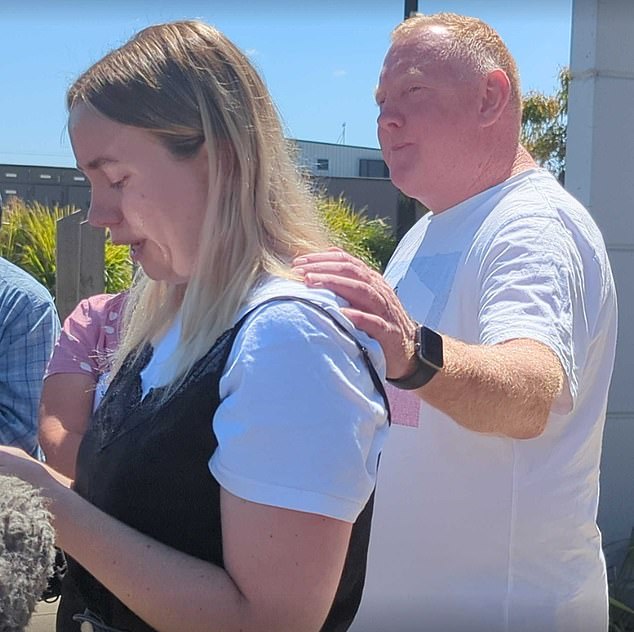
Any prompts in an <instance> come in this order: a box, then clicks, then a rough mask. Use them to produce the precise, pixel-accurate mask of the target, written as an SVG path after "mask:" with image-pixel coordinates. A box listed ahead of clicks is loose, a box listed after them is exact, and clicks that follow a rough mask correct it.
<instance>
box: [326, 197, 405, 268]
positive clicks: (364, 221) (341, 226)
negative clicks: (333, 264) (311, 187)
mask: <svg viewBox="0 0 634 632" xmlns="http://www.w3.org/2000/svg"><path fill="white" fill-rule="evenodd" d="M318 209H319V212H320V214H321V216H322V218H323V220H324V222H325V224H326V226H327V228H328V230H329V231H330V235H331V238H332V240H333V243H335V244H336V245H337V246H339V247H340V248H343V249H344V250H347V251H348V252H349V253H350V254H352V255H354V256H355V257H358V258H359V259H361V260H362V261H365V263H367V264H368V265H369V266H371V267H373V268H375V269H376V270H380V271H382V270H383V269H384V268H385V265H386V264H387V262H388V260H389V258H390V257H391V256H392V253H393V252H394V248H395V247H396V239H395V238H394V236H393V235H392V231H391V229H390V227H389V226H388V224H387V223H386V222H385V221H384V220H383V219H368V218H367V217H366V216H365V215H363V214H362V213H359V212H357V211H355V210H354V208H353V207H352V206H351V205H350V204H349V203H348V202H347V201H346V200H345V199H344V198H343V196H340V197H339V198H338V199H334V198H328V197H326V196H321V197H320V198H319V201H318Z"/></svg>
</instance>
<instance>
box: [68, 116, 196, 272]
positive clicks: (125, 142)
mask: <svg viewBox="0 0 634 632" xmlns="http://www.w3.org/2000/svg"><path fill="white" fill-rule="evenodd" d="M69 133H70V138H71V143H72V146H73V151H74V153H75V158H76V159H77V167H78V168H79V169H81V171H83V172H84V173H85V174H86V176H87V177H88V179H89V180H90V184H91V188H92V197H91V201H90V210H89V212H88V220H89V222H90V223H91V224H92V225H93V226H99V227H104V228H108V229H109V230H110V235H111V237H112V241H113V242H114V243H116V244H127V245H129V246H130V255H131V257H132V260H133V261H135V262H137V263H139V265H141V267H142V268H143V270H144V272H145V273H146V274H147V275H148V276H149V277H150V278H151V279H154V280H156V281H166V282H167V283H171V284H182V283H187V282H188V281H189V279H190V277H191V274H192V270H193V266H194V262H195V260H196V256H197V252H198V242H199V236H200V232H201V229H202V224H203V219H204V217H205V213H206V207H207V186H208V185H207V183H208V166H207V151H206V149H205V146H204V145H203V147H202V148H201V149H200V150H199V152H198V153H197V154H196V155H195V156H194V157H193V158H188V159H176V158H174V156H173V155H172V154H171V153H170V152H169V150H168V149H167V148H166V147H165V146H164V145H163V144H162V143H161V142H160V141H159V140H158V139H157V138H156V137H155V136H153V135H152V134H151V133H150V132H148V131H145V130H143V129H141V128H138V127H130V126H128V125H123V124H121V123H117V122H115V121H113V120H111V119H108V118H106V117H105V116H102V115H100V114H99V113H97V112H95V111H94V110H93V109H91V108H90V107H88V106H87V105H85V104H79V105H76V106H74V107H73V108H72V110H71V112H70V117H69Z"/></svg>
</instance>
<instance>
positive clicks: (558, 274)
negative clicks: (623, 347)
mask: <svg viewBox="0 0 634 632" xmlns="http://www.w3.org/2000/svg"><path fill="white" fill-rule="evenodd" d="M582 270H583V266H582V262H581V256H580V254H579V252H578V249H577V247H576V245H575V242H574V240H573V238H572V236H571V234H570V233H569V231H568V230H567V229H566V227H565V226H564V225H563V224H562V223H561V222H560V221H558V220H557V219H553V218H539V217H536V218H533V219H532V220H531V222H530V225H527V222H526V220H523V221H517V222H511V223H509V224H508V225H506V226H504V227H502V229H501V230H500V231H498V233H497V234H496V235H495V237H494V238H493V241H492V243H491V244H490V245H489V246H488V248H487V250H486V254H485V256H484V258H483V260H482V266H481V269H480V285H481V293H480V297H481V298H480V305H479V314H478V317H479V326H480V342H481V343H483V344H497V343H501V342H505V341H508V340H512V339H517V338H528V339H531V340H536V341H538V342H541V343H543V344H545V345H546V346H548V347H549V348H550V349H552V351H553V352H554V353H555V354H556V355H557V357H558V358H559V361H560V362H561V365H562V367H563V370H564V372H565V374H566V377H567V389H564V390H565V391H566V392H564V393H562V395H561V396H560V397H559V399H558V400H557V402H555V410H556V411H557V412H568V411H569V409H570V408H571V406H572V405H573V403H574V401H575V399H576V397H577V392H578V383H579V374H578V373H579V371H578V367H580V366H583V363H584V360H585V355H586V353H587V348H588V344H589V338H590V336H589V332H588V327H587V323H588V319H587V317H586V314H585V305H584V300H583V272H582Z"/></svg>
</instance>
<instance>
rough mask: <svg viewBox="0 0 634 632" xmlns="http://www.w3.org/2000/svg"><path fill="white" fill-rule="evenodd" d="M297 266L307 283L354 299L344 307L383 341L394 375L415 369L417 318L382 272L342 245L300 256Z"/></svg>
mask: <svg viewBox="0 0 634 632" xmlns="http://www.w3.org/2000/svg"><path fill="white" fill-rule="evenodd" d="M293 269H294V271H295V272H297V273H298V274H299V275H300V276H302V277H303V279H304V283H305V284H306V285H307V286H309V287H315V288H319V287H323V288H326V289H328V290H331V291H332V292H334V293H335V294H338V295H339V296H341V297H342V298H343V299H345V300H346V301H348V303H350V307H349V308H344V309H342V310H341V311H342V312H343V313H344V314H345V315H346V316H347V317H348V318H349V319H350V320H351V321H352V323H353V324H354V325H355V327H357V328H358V329H361V330H363V331H365V332H366V333H367V334H368V335H370V336H372V338H375V339H376V340H377V341H378V342H379V343H380V344H381V347H383V353H384V354H385V359H386V362H387V375H388V376H389V377H390V378H400V377H404V376H406V375H410V374H411V373H412V372H413V371H414V369H415V362H414V335H415V331H416V326H417V325H416V322H415V321H413V320H412V319H411V318H410V317H409V315H408V314H407V312H406V311H405V310H404V309H403V306H402V305H401V302H400V301H399V299H398V297H397V296H396V294H395V293H394V291H393V290H392V288H391V287H390V286H389V285H388V284H387V283H386V282H385V281H384V280H383V277H382V276H381V275H380V274H379V273H378V272H376V271H374V270H372V269H371V268H370V267H368V266H367V265H366V264H365V263H363V262H362V261H360V260H359V259H356V258H355V257H353V256H352V255H350V254H348V253H347V252H344V251H343V250H341V249H339V248H329V249H328V250H327V251H325V252H317V253H312V254H308V255H303V256H301V257H297V258H296V259H295V260H294V261H293Z"/></svg>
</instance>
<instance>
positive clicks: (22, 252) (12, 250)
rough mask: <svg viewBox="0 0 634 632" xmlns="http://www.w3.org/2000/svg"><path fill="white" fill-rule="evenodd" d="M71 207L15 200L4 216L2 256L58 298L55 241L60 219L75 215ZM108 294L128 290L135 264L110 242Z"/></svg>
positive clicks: (0, 242)
mask: <svg viewBox="0 0 634 632" xmlns="http://www.w3.org/2000/svg"><path fill="white" fill-rule="evenodd" d="M74 211H75V209H74V208H73V207H71V206H64V207H59V206H55V207H53V208H49V207H47V206H44V205H43V204H40V203H39V202H30V203H28V204H27V203H24V202H22V201H21V200H18V199H15V198H12V199H10V200H9V202H8V203H7V205H6V207H5V208H4V210H3V214H2V229H1V230H0V257H4V258H5V259H8V260H9V261H11V262H12V263H15V264H16V265H17V266H19V267H21V268H23V269H24V270H26V271H27V272H29V273H30V274H31V275H33V276H34V277H35V278H36V279H37V280H38V281H40V283H42V284H43V285H44V286H45V287H46V288H48V290H49V291H50V292H51V294H53V295H55V272H56V264H55V241H56V235H57V220H59V219H61V218H63V217H66V216H67V215H70V214H71V213H73V212H74ZM105 261H106V270H105V282H106V292H111V293H116V292H120V291H121V290H124V289H126V288H127V287H129V285H130V283H131V281H132V265H131V263H130V259H129V253H128V249H127V248H126V247H125V246H115V245H114V244H113V243H112V242H111V241H110V240H107V241H106V247H105Z"/></svg>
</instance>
